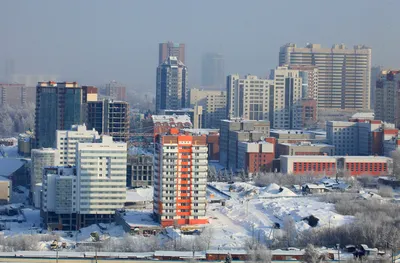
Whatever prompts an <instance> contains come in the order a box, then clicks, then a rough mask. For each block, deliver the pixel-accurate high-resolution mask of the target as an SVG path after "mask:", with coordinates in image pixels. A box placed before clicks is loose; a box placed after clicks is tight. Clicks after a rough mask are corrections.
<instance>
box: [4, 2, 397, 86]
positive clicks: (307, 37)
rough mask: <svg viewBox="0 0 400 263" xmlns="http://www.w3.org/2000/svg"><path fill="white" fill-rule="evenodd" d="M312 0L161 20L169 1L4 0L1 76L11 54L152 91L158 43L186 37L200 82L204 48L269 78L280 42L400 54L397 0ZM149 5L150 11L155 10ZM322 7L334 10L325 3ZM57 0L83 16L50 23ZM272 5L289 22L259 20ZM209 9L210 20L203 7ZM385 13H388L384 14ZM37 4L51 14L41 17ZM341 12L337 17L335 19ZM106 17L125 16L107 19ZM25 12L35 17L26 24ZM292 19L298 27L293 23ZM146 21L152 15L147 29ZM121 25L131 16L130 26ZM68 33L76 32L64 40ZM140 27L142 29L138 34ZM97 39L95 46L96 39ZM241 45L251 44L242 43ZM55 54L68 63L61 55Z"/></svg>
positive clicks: (235, 68) (390, 59) (199, 9)
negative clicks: (319, 23) (63, 0)
mask: <svg viewBox="0 0 400 263" xmlns="http://www.w3.org/2000/svg"><path fill="white" fill-rule="evenodd" d="M306 2H307V4H303V3H281V2H276V1H255V2H254V3H253V5H252V8H250V9H251V10H250V9H248V10H240V9H239V5H237V7H235V5H234V4H231V1H230V8H231V10H232V11H235V10H237V11H240V12H241V13H242V15H241V16H240V18H239V19H233V17H230V16H226V19H222V20H220V18H221V16H220V15H223V13H224V12H226V3H227V2H226V1H221V2H218V3H214V2H213V3H212V4H213V8H212V9H209V5H210V4H211V2H207V1H206V2H201V3H182V5H180V8H179V10H181V11H184V12H180V16H179V17H177V18H169V19H164V16H163V15H162V14H163V13H164V10H166V9H167V8H168V4H167V3H163V2H158V3H157V5H156V8H153V5H151V6H150V4H149V3H141V4H140V5H135V4H134V3H131V2H129V1H122V2H120V3H119V4H118V5H116V4H113V3H109V2H106V1H97V2H96V3H95V4H94V2H87V3H86V2H85V3H84V2H78V1H72V2H69V3H68V4H65V3H53V2H48V1H37V2H35V3H29V2H27V3H15V2H11V1H8V2H3V3H2V4H1V5H2V10H5V11H6V12H4V13H5V14H4V16H2V18H0V19H1V20H0V21H1V22H2V24H5V25H7V27H3V28H1V29H0V33H2V35H3V36H6V37H5V39H4V40H3V48H2V49H1V50H0V61H4V63H0V72H1V74H0V75H1V76H2V78H4V77H3V75H5V73H6V72H7V74H9V70H10V67H7V66H6V64H7V63H6V61H12V65H13V67H12V69H13V71H14V72H15V73H18V74H38V75H40V74H54V75H59V79H58V80H60V81H64V80H65V81H77V82H79V83H82V84H83V85H85V84H91V85H99V84H100V83H107V82H108V81H109V80H110V79H116V80H118V81H120V82H122V83H124V84H126V86H127V89H128V90H130V89H134V90H141V91H147V92H151V93H152V94H155V87H156V85H155V79H154V68H155V67H156V66H157V60H158V47H159V46H158V45H159V43H162V42H167V41H172V42H178V43H183V44H185V46H186V63H185V65H187V66H188V69H189V71H190V72H191V77H190V81H189V87H190V88H192V87H193V86H200V84H201V56H202V54H204V53H207V52H216V53H221V54H222V55H224V57H225V74H226V75H229V74H234V73H239V74H241V75H244V74H248V73H251V74H254V75H258V76H260V77H265V76H267V75H268V72H269V70H270V69H273V68H275V67H276V66H277V65H278V52H279V47H280V46H282V45H284V44H286V43H289V42H292V43H297V44H298V45H301V46H303V45H305V44H306V43H310V42H312V43H320V44H321V45H322V46H331V45H332V44H334V43H339V44H340V43H344V44H346V45H347V46H353V45H357V44H365V45H367V46H370V47H371V48H372V49H373V53H372V65H378V64H379V65H383V66H384V67H385V68H395V67H396V61H399V60H400V58H399V57H400V55H399V54H396V53H393V52H394V51H395V50H396V48H395V44H396V40H397V39H396V36H395V34H388V32H390V30H391V28H393V27H394V25H395V24H396V23H395V17H396V16H395V15H394V13H393V15H392V14H391V13H392V12H394V10H396V5H397V6H399V4H400V3H398V2H394V1H387V3H389V4H390V5H391V8H390V9H388V8H385V7H386V6H388V5H387V4H382V2H379V3H378V2H374V1H352V2H351V3H348V2H347V1H346V6H347V8H346V9H343V8H342V6H343V5H340V4H337V1H336V2H335V3H320V2H319V1H306ZM342 2H344V1H342ZM309 6H311V7H312V9H311V11H310V14H311V15H310V16H303V15H302V14H303V13H304V12H306V11H308V8H309ZM352 7H357V8H359V9H360V12H357V13H355V14H354V13H352V12H350V10H351V9H352ZM150 8H151V11H152V13H151V15H148V14H149V9H150ZM325 8H328V9H330V10H332V12H330V13H325V12H319V10H322V9H325ZM57 9H64V10H65V11H66V12H70V13H74V17H75V18H76V19H74V20H65V21H62V20H53V21H55V22H54V23H47V21H48V19H51V18H52V17H55V14H56V13H57V12H54V11H55V10H57ZM274 9H276V10H286V11H287V12H289V13H288V16H287V19H286V20H287V21H286V22H284V23H283V22H280V26H278V27H268V26H267V27H265V26H264V25H265V24H272V23H275V21H277V19H278V18H279V14H278V13H279V12H276V14H274V12H271V13H270V14H269V16H268V17H265V19H263V23H260V20H259V17H260V16H261V15H262V14H264V11H265V10H274ZM292 10H293V11H292ZM313 11H314V12H313ZM205 12H207V14H208V15H207V19H206V18H205V17H204V16H203V14H204V13H205ZM383 12H385V16H379V14H380V13H383ZM38 13H46V14H47V15H46V16H37V15H36V14H38ZM87 13H91V14H92V16H91V19H90V20H87V19H86V17H87ZM33 16H34V19H33ZM338 16H339V17H341V19H340V20H337V17H338ZM103 17H118V18H117V19H106V20H104V19H102V18H103ZM15 18H18V19H15ZM300 18H301V19H300ZM378 18H379V19H378ZM10 21H12V23H10ZM28 21H29V26H28V27H26V25H27V24H28ZM180 21H185V23H180ZM221 21H222V22H221ZM315 21H322V22H323V23H324V27H323V28H322V27H321V29H318V27H317V28H316V27H314V26H312V25H313V24H314V23H315ZM139 22H140V23H139ZM294 23H295V24H296V26H295V27H293V26H292V24H294ZM141 24H146V28H144V27H142V26H140V25H141ZM78 25H79V26H78ZM124 25H130V33H129V34H127V33H126V32H127V31H126V30H125V29H124V27H125V26H124ZM160 25H165V26H163V27H161V26H160ZM228 26H229V27H230V28H234V31H235V34H230V33H229V30H228V29H227V27H228ZM266 28H268V30H267V29H266ZM264 31H265V32H268V33H270V34H273V35H274V37H273V38H271V37H263V36H261V35H262V34H259V33H260V32H261V33H262V32H264ZM16 32H18V33H16ZM59 32H62V35H61V34H60V33H59ZM371 32H373V33H371ZM245 33H247V34H249V35H253V36H254V37H253V38H252V39H253V41H249V39H248V38H237V35H238V34H245ZM46 35H50V36H52V39H53V40H52V41H53V44H52V45H43V43H42V39H43V36H46ZM66 36H72V37H73V38H74V39H76V40H78V41H74V42H73V43H69V44H68V45H66V44H65V42H64V40H65V39H67V38H68V37H66ZM133 36H140V41H138V40H137V38H136V37H133ZM26 39H28V40H29V41H27V40H26ZM63 39H64V40H63ZM94 42H95V43H96V45H93V43H94ZM240 50H246V52H238V51H240ZM392 53H393V54H392ZM53 58H54V59H57V60H63V61H64V62H65V63H56V64H55V63H54V60H53ZM138 61H140V63H139V62H138ZM8 64H10V63H8ZM85 65H86V66H85ZM87 65H91V66H90V67H88V66H87Z"/></svg>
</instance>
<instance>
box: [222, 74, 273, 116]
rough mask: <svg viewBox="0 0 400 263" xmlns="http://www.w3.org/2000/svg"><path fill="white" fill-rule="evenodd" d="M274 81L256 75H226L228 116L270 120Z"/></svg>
mask: <svg viewBox="0 0 400 263" xmlns="http://www.w3.org/2000/svg"><path fill="white" fill-rule="evenodd" d="M273 85H274V82H273V81H272V80H268V79H259V78H258V77H257V76H253V75H246V76H245V77H244V78H240V76H239V75H230V76H228V77H227V100H228V103H227V113H226V116H227V117H228V118H243V119H245V120H270V119H271V114H272V108H271V107H272V101H271V98H272V97H273V95H274V94H273V93H272V92H273Z"/></svg>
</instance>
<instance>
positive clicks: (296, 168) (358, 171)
mask: <svg viewBox="0 0 400 263" xmlns="http://www.w3.org/2000/svg"><path fill="white" fill-rule="evenodd" d="M280 159H281V172H282V173H285V174H299V175H301V174H319V175H324V174H325V175H330V176H332V175H335V174H336V173H337V172H344V173H347V174H348V175H350V176H361V175H365V176H385V175H390V174H391V167H392V164H393V160H392V159H391V158H388V157H382V156H288V155H282V156H281V157H280Z"/></svg>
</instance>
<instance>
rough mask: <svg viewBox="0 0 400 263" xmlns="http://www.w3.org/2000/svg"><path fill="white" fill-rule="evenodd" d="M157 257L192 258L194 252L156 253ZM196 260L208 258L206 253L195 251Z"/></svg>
mask: <svg viewBox="0 0 400 263" xmlns="http://www.w3.org/2000/svg"><path fill="white" fill-rule="evenodd" d="M154 256H155V257H179V258H192V257H193V252H192V251H155V252H154ZM194 257H195V258H206V253H205V252H204V251H195V252H194Z"/></svg>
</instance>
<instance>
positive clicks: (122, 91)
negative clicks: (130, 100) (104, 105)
mask: <svg viewBox="0 0 400 263" xmlns="http://www.w3.org/2000/svg"><path fill="white" fill-rule="evenodd" d="M106 96H107V97H108V98H110V99H113V100H122V101H126V87H125V86H124V85H122V84H120V83H118V82H116V81H115V80H113V81H111V82H110V83H107V84H106Z"/></svg>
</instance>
